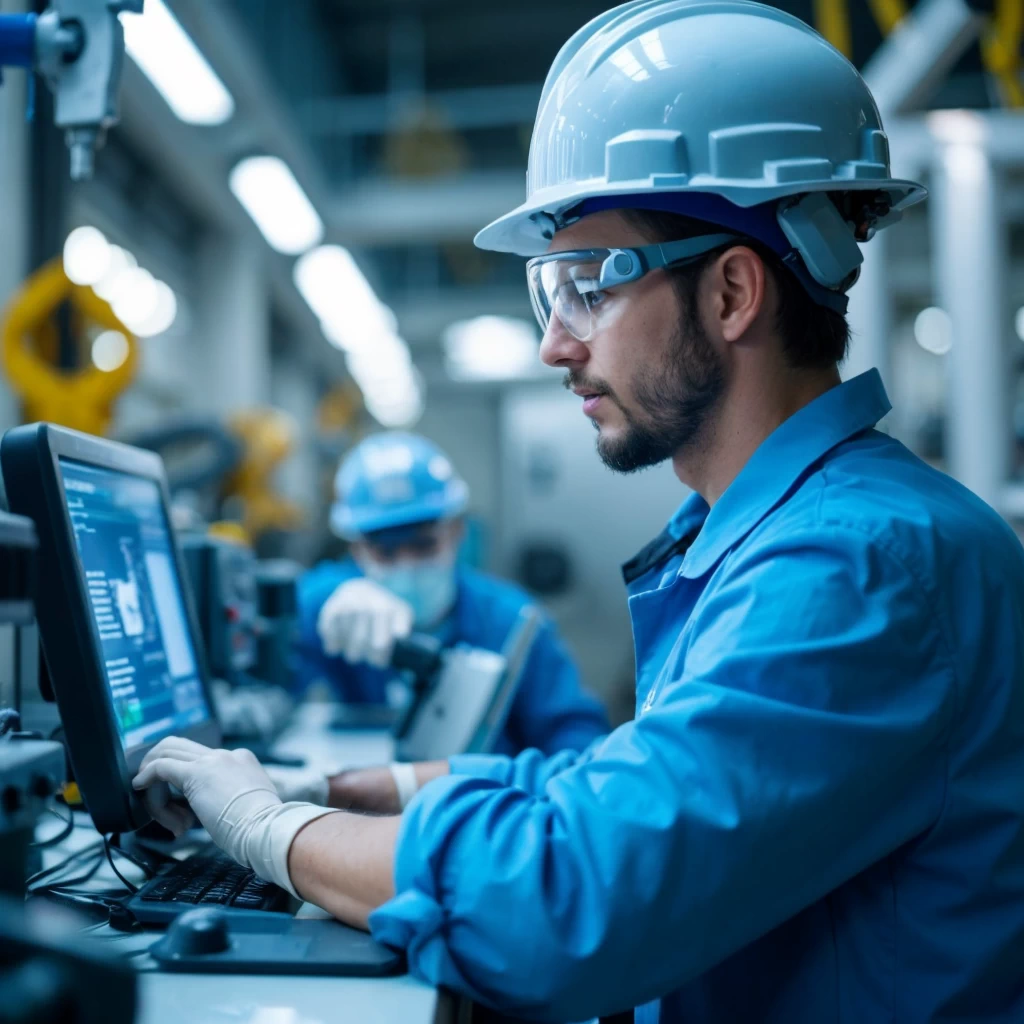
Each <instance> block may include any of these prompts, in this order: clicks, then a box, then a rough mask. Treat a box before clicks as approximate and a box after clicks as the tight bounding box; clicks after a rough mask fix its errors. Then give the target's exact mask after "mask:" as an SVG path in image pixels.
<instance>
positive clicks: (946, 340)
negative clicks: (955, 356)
mask: <svg viewBox="0 0 1024 1024" xmlns="http://www.w3.org/2000/svg"><path fill="white" fill-rule="evenodd" d="M914 338H915V339H916V341H917V343H918V345H920V346H921V348H923V349H924V350H925V351H926V352H931V353H933V354H934V355H937V356H944V355H945V354H946V353H947V352H948V351H949V350H950V349H951V348H952V347H953V320H952V319H951V317H950V315H949V314H948V313H947V312H946V311H945V310H944V309H939V307H938V306H929V307H928V308H927V309H922V310H921V312H920V313H918V314H917V316H916V318H915V319H914Z"/></svg>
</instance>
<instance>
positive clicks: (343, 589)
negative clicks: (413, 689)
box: [316, 578, 414, 668]
mask: <svg viewBox="0 0 1024 1024" xmlns="http://www.w3.org/2000/svg"><path fill="white" fill-rule="evenodd" d="M413 617H414V616H413V610H412V608H411V606H410V605H409V604H408V602H406V601H403V600H402V599H401V598H400V597H396V596H395V595H394V594H392V593H391V591H390V590H387V589H385V588H384V587H382V586H381V585H380V584H379V583H374V582H373V580H368V579H362V578H360V579H354V580H348V581H347V582H345V583H342V584H341V586H339V587H338V588H337V590H335V591H334V593H333V594H331V596H330V597H329V598H328V599H327V600H326V601H325V602H324V606H323V608H321V609H320V615H319V617H318V618H317V621H316V631H317V634H318V635H319V637H320V642H321V643H322V644H323V645H324V652H325V653H326V654H328V655H329V656H331V657H335V656H337V655H341V657H343V658H344V659H345V660H346V661H348V662H351V663H352V664H358V663H359V662H363V661H365V662H368V663H369V664H370V665H375V666H376V667H377V668H386V667H387V666H388V663H389V662H390V661H391V652H392V650H393V649H394V646H395V641H396V640H401V639H403V638H405V637H407V636H408V635H409V634H410V633H411V632H412V623H413Z"/></svg>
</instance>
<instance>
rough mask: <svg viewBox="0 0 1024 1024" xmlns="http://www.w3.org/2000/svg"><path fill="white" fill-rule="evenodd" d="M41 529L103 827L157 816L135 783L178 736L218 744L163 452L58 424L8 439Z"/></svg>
mask: <svg viewBox="0 0 1024 1024" xmlns="http://www.w3.org/2000/svg"><path fill="white" fill-rule="evenodd" d="M0 465H2V468H3V476H4V481H5V484H6V487H7V494H8V501H9V503H10V507H11V510H12V511H15V512H18V513H20V514H22V515H26V516H29V517H30V518H32V519H33V520H34V521H35V523H36V529H37V531H38V534H39V585H38V594H37V603H36V609H37V618H38V620H39V628H40V633H41V637H42V645H43V652H44V654H45V658H46V665H47V668H48V670H49V676H50V681H51V684H52V686H53V691H54V695H55V696H56V699H57V705H58V707H59V709H60V715H61V722H62V724H63V726H64V732H65V736H66V740H67V744H68V749H69V752H70V755H71V763H72V767H73V768H74V771H75V778H76V781H77V782H78V785H79V788H80V789H81V791H82V796H83V798H84V800H85V804H86V807H87V808H88V810H89V813H90V815H91V816H92V819H93V822H94V823H95V825H96V828H97V829H98V830H99V831H100V832H104V833H106V832H129V831H133V830H134V829H136V828H139V827H141V826H142V825H144V824H146V823H147V822H148V821H149V820H150V816H149V813H148V811H147V810H146V808H145V805H144V804H143V802H142V801H141V800H140V799H139V797H138V796H137V794H136V793H135V792H134V791H133V789H132V786H131V780H132V778H133V776H134V775H135V773H136V771H137V770H138V767H139V763H140V762H141V761H142V758H143V757H144V756H145V753H146V751H147V750H149V749H150V748H151V747H152V746H153V745H154V744H155V743H157V742H158V741H159V740H161V739H163V738H164V737H165V736H169V735H172V734H174V735H179V736H187V737H189V738H191V739H194V740H197V741H198V742H200V743H206V744H208V745H211V746H216V745H217V744H218V743H219V741H220V730H219V727H218V725H217V722H216V719H215V716H214V712H213V704H212V701H211V698H210V691H209V685H208V677H207V671H206V666H205V663H204V657H203V650H202V647H201V643H200V641H199V639H198V638H199V635H200V634H199V631H198V629H197V626H196V619H195V613H194V610H193V607H192V598H191V594H190V592H189V590H188V588H187V586H186V585H185V584H184V580H185V579H186V578H187V577H186V576H185V573H184V568H183V563H182V560H181V555H180V553H179V551H178V549H177V545H176V542H175V538H174V534H173V531H172V529H171V526H170V519H169V516H168V509H167V486H166V482H165V479H164V469H163V463H162V462H161V459H160V457H159V456H158V455H155V454H153V453H152V452H147V451H143V450H141V449H137V448H130V447H128V446H127V445H122V444H117V443H115V442H112V441H104V440H100V439H98V438H95V437H89V436H87V435H84V434H79V433H76V432H75V431H71V430H65V429H62V428H60V427H55V426H52V425H50V424H45V423H44V424H32V425H29V426H25V427H16V428H15V429H13V430H10V431H8V432H7V433H6V434H5V435H4V437H3V441H2V442H0Z"/></svg>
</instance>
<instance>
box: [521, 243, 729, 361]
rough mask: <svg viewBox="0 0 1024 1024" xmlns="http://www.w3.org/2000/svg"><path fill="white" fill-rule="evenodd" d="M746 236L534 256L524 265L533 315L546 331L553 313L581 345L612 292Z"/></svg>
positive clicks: (587, 337) (588, 335)
mask: <svg viewBox="0 0 1024 1024" xmlns="http://www.w3.org/2000/svg"><path fill="white" fill-rule="evenodd" d="M741 237H742V236H740V235H736V234H731V233H725V232H721V233H719V234H714V235H696V236H694V237H693V238H684V239H682V240H680V241H678V242H662V243H661V244H660V245H641V246H638V247H637V248H633V249H573V250H570V251H569V252H552V253H546V254H545V255H543V256H535V257H534V258H533V259H531V260H530V261H529V262H528V263H527V264H526V280H527V282H528V284H529V287H530V301H531V302H532V303H533V312H534V313H535V314H536V317H537V322H538V323H539V324H540V328H541V330H542V331H547V329H548V325H549V324H550V322H551V316H552V314H554V315H555V316H556V317H557V318H558V320H559V322H560V323H561V324H562V325H563V326H564V327H565V329H566V330H567V331H568V332H569V333H570V334H571V335H572V336H573V337H574V338H576V339H578V340H579V341H588V340H589V339H590V338H591V337H593V334H594V331H595V330H596V328H597V323H598V319H599V316H600V307H601V304H602V303H603V302H604V301H605V300H606V298H607V295H606V292H607V291H608V289H610V288H615V287H617V286H619V285H623V284H628V283H630V282H631V281H638V280H639V279H640V278H641V277H643V276H644V274H649V273H650V272H651V271H652V270H658V269H660V268H662V267H677V266H680V265H681V264H684V263H688V262H690V261H691V260H695V259H698V258H699V257H701V256H704V255H706V254H707V253H709V252H711V251H712V250H713V249H717V248H719V247H720V246H723V245H728V244H729V243H730V242H733V243H735V242H737V241H739V240H740V239H741Z"/></svg>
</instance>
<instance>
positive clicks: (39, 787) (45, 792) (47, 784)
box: [28, 775, 57, 800]
mask: <svg viewBox="0 0 1024 1024" xmlns="http://www.w3.org/2000/svg"><path fill="white" fill-rule="evenodd" d="M28 791H29V792H30V793H31V794H32V795H33V796H34V797H36V798H37V799H39V800H46V799H48V798H49V797H51V796H53V794H54V793H56V792H57V780H56V779H55V778H54V777H53V776H52V775H33V776H32V781H31V782H30V783H29V787H28Z"/></svg>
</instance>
